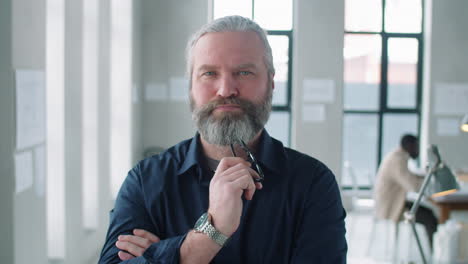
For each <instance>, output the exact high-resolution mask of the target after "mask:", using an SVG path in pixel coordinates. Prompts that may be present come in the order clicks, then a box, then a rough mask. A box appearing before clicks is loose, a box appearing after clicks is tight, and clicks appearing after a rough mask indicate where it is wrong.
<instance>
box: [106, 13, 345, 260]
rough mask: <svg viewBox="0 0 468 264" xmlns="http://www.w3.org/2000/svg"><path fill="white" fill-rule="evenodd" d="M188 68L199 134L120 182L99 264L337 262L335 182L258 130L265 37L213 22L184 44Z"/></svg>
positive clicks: (263, 108)
mask: <svg viewBox="0 0 468 264" xmlns="http://www.w3.org/2000/svg"><path fill="white" fill-rule="evenodd" d="M187 68H188V70H187V72H188V75H189V77H190V106H191V110H192V117H193V120H194V122H195V124H196V126H197V128H198V133H197V135H195V137H193V138H191V139H189V140H186V141H183V142H181V143H179V144H177V145H176V146H174V147H172V148H169V149H168V150H166V151H165V152H163V153H161V154H159V155H155V156H152V157H150V158H147V159H145V160H143V161H141V162H140V163H138V164H137V165H136V166H135V167H134V168H133V169H132V170H131V171H130V172H129V174H128V176H127V178H126V179H125V181H124V183H123V185H122V187H121V189H120V192H119V195H118V197H117V200H116V202H115V207H114V210H113V211H112V212H111V219H110V226H109V230H108V233H107V238H106V243H105V245H104V248H103V250H102V253H101V258H100V261H99V263H120V262H121V261H123V262H125V263H327V264H328V263H346V252H347V244H346V240H345V226H344V219H345V212H344V209H343V206H342V204H341V198H340V194H339V189H338V186H337V184H336V181H335V177H334V175H333V173H332V172H331V171H330V170H329V169H328V168H327V167H326V166H325V165H324V164H322V163H321V162H320V161H318V160H316V159H314V158H312V157H309V156H307V155H305V154H302V153H299V152H297V151H295V150H292V149H289V148H286V147H284V146H283V145H282V143H281V142H279V141H277V140H276V139H274V138H272V137H270V136H269V135H268V133H267V132H266V130H265V129H264V126H265V124H266V122H267V121H268V117H269V115H270V112H271V101H272V93H273V89H274V82H273V77H274V74H275V69H274V67H273V58H272V52H271V48H270V45H269V43H268V41H267V38H266V34H265V32H264V31H263V30H262V29H261V28H260V27H259V26H258V25H257V24H256V23H255V22H253V21H252V20H250V19H247V18H243V17H239V16H230V17H224V18H221V19H217V20H215V21H213V22H211V23H209V24H207V25H205V26H203V27H202V28H201V29H200V30H199V31H198V32H197V33H195V34H194V36H193V37H192V39H191V40H190V41H189V43H188V46H187Z"/></svg>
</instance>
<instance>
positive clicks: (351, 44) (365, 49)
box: [344, 34, 382, 110]
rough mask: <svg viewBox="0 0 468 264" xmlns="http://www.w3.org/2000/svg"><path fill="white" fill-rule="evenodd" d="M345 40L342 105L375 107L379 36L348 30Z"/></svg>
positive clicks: (353, 107)
mask: <svg viewBox="0 0 468 264" xmlns="http://www.w3.org/2000/svg"><path fill="white" fill-rule="evenodd" d="M344 41H345V43H344V81H345V84H344V109H346V110H377V109H378V106H379V83H380V61H381V59H380V57H381V45H382V43H381V37H380V36H378V35H356V34H347V35H345V39H344Z"/></svg>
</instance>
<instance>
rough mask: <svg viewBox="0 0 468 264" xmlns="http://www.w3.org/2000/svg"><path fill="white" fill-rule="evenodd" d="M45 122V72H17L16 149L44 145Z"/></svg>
mask: <svg viewBox="0 0 468 264" xmlns="http://www.w3.org/2000/svg"><path fill="white" fill-rule="evenodd" d="M45 122H46V121H45V75H44V72H43V71H37V70H16V148H17V149H24V148H27V147H31V146H34V145H37V144H40V143H43V142H44V141H45Z"/></svg>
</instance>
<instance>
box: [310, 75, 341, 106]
mask: <svg viewBox="0 0 468 264" xmlns="http://www.w3.org/2000/svg"><path fill="white" fill-rule="evenodd" d="M302 88H303V95H302V99H303V101H304V102H317V103H333V102H334V101H335V82H334V81H333V80H329V79H304V81H303V85H302Z"/></svg>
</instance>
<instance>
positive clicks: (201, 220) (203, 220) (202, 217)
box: [195, 213, 208, 229]
mask: <svg viewBox="0 0 468 264" xmlns="http://www.w3.org/2000/svg"><path fill="white" fill-rule="evenodd" d="M207 220H208V213H204V214H202V216H200V218H198V220H197V222H196V223H195V229H197V228H198V227H200V226H201V225H203V223H205V222H206V221H207Z"/></svg>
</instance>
